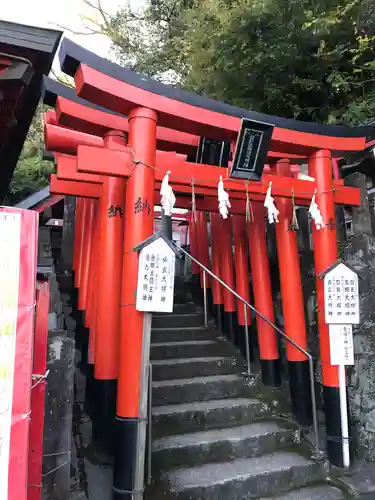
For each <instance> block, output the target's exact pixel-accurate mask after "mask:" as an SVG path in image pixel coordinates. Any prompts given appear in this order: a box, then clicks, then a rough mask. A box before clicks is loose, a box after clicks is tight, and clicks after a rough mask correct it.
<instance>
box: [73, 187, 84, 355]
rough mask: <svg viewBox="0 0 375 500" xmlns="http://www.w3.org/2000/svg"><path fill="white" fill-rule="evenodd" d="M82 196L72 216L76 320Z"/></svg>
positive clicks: (77, 201)
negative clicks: (73, 216)
mask: <svg viewBox="0 0 375 500" xmlns="http://www.w3.org/2000/svg"><path fill="white" fill-rule="evenodd" d="M83 205H84V203H83V198H78V197H77V198H76V209H75V218H74V247H73V266H72V268H73V269H72V274H73V283H74V288H73V291H72V307H73V314H74V318H75V319H76V321H77V320H78V316H79V311H78V277H79V267H80V261H79V259H80V252H81V239H82V211H83ZM80 340H81V339H80V337H79V335H76V348H77V349H78V350H81V346H80Z"/></svg>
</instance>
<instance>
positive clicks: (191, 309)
mask: <svg viewBox="0 0 375 500" xmlns="http://www.w3.org/2000/svg"><path fill="white" fill-rule="evenodd" d="M196 312H198V311H197V305H196V304H194V302H186V303H185V304H178V303H176V302H175V303H174V304H173V313H172V314H193V313H196ZM168 314H170V313H155V314H153V318H155V317H157V316H162V317H163V316H166V315H168Z"/></svg>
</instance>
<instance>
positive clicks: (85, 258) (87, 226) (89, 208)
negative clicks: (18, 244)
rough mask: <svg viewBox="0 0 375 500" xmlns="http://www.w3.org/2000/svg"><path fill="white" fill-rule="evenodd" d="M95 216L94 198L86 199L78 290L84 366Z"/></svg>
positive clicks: (87, 334) (86, 359) (86, 348)
mask: <svg viewBox="0 0 375 500" xmlns="http://www.w3.org/2000/svg"><path fill="white" fill-rule="evenodd" d="M93 216H94V200H91V199H86V200H84V207H83V213H82V239H81V252H80V272H79V290H78V310H79V311H80V312H81V314H79V316H78V329H79V337H80V346H81V362H82V366H83V367H87V361H88V348H89V331H88V329H87V328H85V314H86V313H85V311H86V300H87V289H88V278H89V273H90V265H89V264H90V250H91V236H92V222H93Z"/></svg>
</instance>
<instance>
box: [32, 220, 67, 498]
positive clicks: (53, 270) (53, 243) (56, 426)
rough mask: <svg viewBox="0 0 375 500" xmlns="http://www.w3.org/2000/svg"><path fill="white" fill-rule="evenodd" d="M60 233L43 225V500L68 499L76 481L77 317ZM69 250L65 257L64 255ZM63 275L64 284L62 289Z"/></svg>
mask: <svg viewBox="0 0 375 500" xmlns="http://www.w3.org/2000/svg"><path fill="white" fill-rule="evenodd" d="M61 236H62V235H61V230H60V234H59V233H58V232H57V230H56V229H53V230H51V229H49V228H46V227H41V228H40V230H39V248H38V271H39V272H42V273H43V274H44V275H47V276H48V279H49V282H50V290H51V293H50V310H49V318H48V330H49V331H48V353H47V370H49V374H48V377H47V387H46V399H45V419H44V439H43V500H70V499H71V498H72V496H71V495H72V492H71V490H72V484H73V483H74V477H72V476H74V474H75V467H74V457H75V450H74V441H73V439H72V433H73V429H72V425H73V405H74V355H75V340H74V337H75V321H74V319H73V318H72V316H71V315H72V312H73V311H72V305H71V295H70V293H69V289H68V290H67V288H69V287H67V286H66V285H67V283H69V280H68V281H67V280H66V279H65V280H64V278H66V277H67V276H68V277H70V280H71V270H70V273H69V260H68V265H66V261H64V265H63V266H61V265H59V262H58V261H57V258H59V257H60V255H61V251H60V246H61ZM66 258H67V257H66V254H65V259H66ZM61 277H62V278H63V280H62V285H63V289H61V284H60V281H61Z"/></svg>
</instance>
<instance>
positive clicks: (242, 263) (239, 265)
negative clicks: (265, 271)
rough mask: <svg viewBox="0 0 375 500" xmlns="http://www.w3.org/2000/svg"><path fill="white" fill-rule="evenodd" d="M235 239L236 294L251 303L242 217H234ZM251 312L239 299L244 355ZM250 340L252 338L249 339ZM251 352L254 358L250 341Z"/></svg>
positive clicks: (244, 221) (239, 339)
mask: <svg viewBox="0 0 375 500" xmlns="http://www.w3.org/2000/svg"><path fill="white" fill-rule="evenodd" d="M232 223H233V237H234V262H235V266H234V269H235V274H236V292H237V293H238V294H239V295H240V296H241V297H242V298H243V299H245V300H246V302H248V303H250V285H249V254H248V253H249V252H248V242H247V234H246V220H245V217H243V216H241V215H234V216H232ZM251 315H252V312H251V310H250V309H249V308H248V307H247V308H246V318H245V309H244V304H243V302H242V301H240V300H239V299H237V319H238V330H237V331H238V342H237V344H238V346H239V347H240V349H241V352H242V354H243V355H245V354H246V342H245V340H246V335H245V325H248V326H249V325H251ZM249 335H250V332H249ZM249 340H250V338H249ZM249 352H250V356H252V342H251V340H250V341H249Z"/></svg>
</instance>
